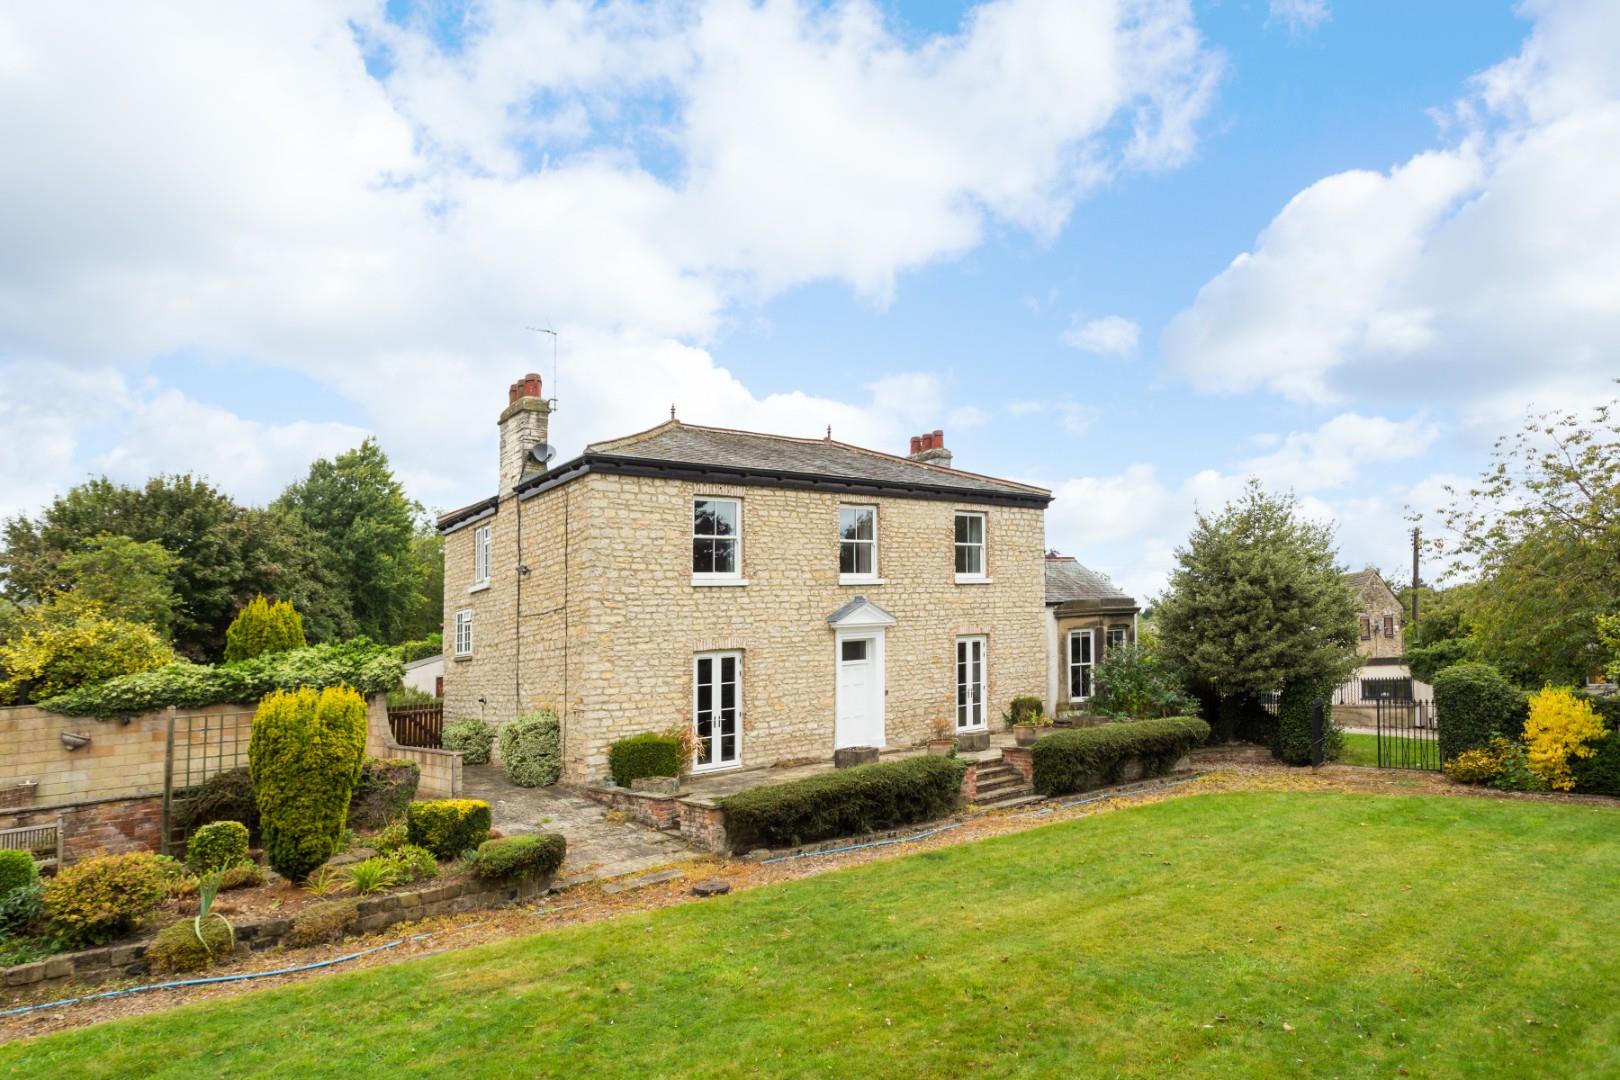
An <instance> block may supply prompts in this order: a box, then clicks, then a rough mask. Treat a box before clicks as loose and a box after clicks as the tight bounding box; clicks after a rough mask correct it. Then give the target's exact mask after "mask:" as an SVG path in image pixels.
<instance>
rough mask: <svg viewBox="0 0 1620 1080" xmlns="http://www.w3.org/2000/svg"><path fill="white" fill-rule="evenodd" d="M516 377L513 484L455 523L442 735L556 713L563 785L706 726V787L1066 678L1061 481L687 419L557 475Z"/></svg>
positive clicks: (507, 451) (542, 427)
mask: <svg viewBox="0 0 1620 1080" xmlns="http://www.w3.org/2000/svg"><path fill="white" fill-rule="evenodd" d="M550 412H551V406H550V403H549V402H547V401H546V399H544V398H543V397H541V394H540V378H539V376H537V375H528V376H526V377H525V378H524V379H522V380H520V381H518V382H516V383H514V384H512V387H511V390H510V393H509V401H508V405H507V407H506V409H505V411H504V412H502V414H501V417H500V420H499V426H500V448H501V449H500V487H499V491H498V494H496V495H495V496H492V497H491V498H489V499H485V500H483V501H481V502H478V503H475V504H473V505H471V506H467V507H463V508H462V509H460V510H456V511H454V512H452V513H449V514H446V515H444V516H443V517H442V518H440V519H439V530H440V532H441V534H442V535H443V536H444V540H445V584H444V588H445V593H444V596H445V600H444V608H445V629H444V640H445V644H446V665H445V673H444V706H445V719H446V721H450V720H454V719H459V718H461V717H466V716H481V717H482V718H483V719H485V720H486V721H487V722H489V723H491V724H493V725H497V726H498V725H499V724H501V723H503V722H504V721H506V720H507V719H509V718H511V717H513V716H515V715H517V714H518V713H520V712H523V711H527V710H530V709H534V708H538V707H541V706H543V705H544V706H550V707H552V708H554V709H555V710H556V711H557V713H558V715H559V716H560V717H561V718H562V741H563V770H564V778H565V779H566V780H569V781H572V782H596V781H599V780H601V779H603V778H604V777H605V776H606V775H607V751H608V747H609V745H610V744H611V743H612V742H613V741H614V740H616V739H619V738H622V737H624V736H626V735H632V734H636V733H638V732H645V731H659V730H665V729H668V728H670V727H672V726H675V725H692V726H693V727H694V728H695V730H696V731H697V733H698V735H699V738H700V740H701V742H702V744H703V748H704V756H703V760H702V761H701V762H700V763H699V764H698V765H697V766H696V768H697V769H698V770H702V771H708V770H721V769H739V768H757V767H763V766H769V765H772V764H776V763H780V762H783V761H801V760H807V759H808V760H821V759H826V758H830V757H831V756H832V753H833V751H834V749H836V748H839V747H844V746H887V747H898V746H906V745H914V744H917V743H921V742H923V741H925V740H926V739H927V737H928V735H929V726H930V721H931V720H932V719H934V718H936V717H940V718H944V719H946V720H947V722H948V723H950V724H951V726H952V727H953V728H954V729H955V730H957V731H961V732H972V731H979V730H983V729H985V728H986V727H988V726H991V725H993V724H995V723H996V722H997V721H998V720H999V718H1000V715H1001V713H1002V711H1004V710H1005V709H1006V707H1007V703H1008V702H1009V700H1010V699H1011V698H1012V697H1014V696H1016V695H1018V694H1040V693H1041V692H1042V690H1043V689H1044V688H1045V687H1046V685H1047V664H1048V659H1047V650H1046V629H1045V627H1044V626H1043V625H1042V610H1043V600H1044V588H1045V582H1044V575H1043V563H1044V558H1043V541H1044V532H1045V521H1044V519H1045V508H1046V506H1047V504H1048V503H1049V502H1050V501H1051V494H1050V493H1049V492H1047V491H1045V490H1043V489H1040V488H1036V487H1031V486H1028V485H1025V484H1019V483H1014V482H1011V481H1007V480H998V479H994V478H992V477H987V476H980V475H976V474H974V473H969V472H963V471H961V470H957V469H954V468H952V467H951V455H950V452H949V451H947V450H946V449H945V447H944V435H943V433H942V432H939V431H935V432H931V433H929V434H927V435H922V436H917V437H915V438H913V439H912V445H911V453H910V454H909V455H905V456H901V455H893V454H885V453H879V452H877V451H873V450H867V449H863V448H861V447H856V446H851V445H848V444H845V443H840V442H835V441H833V440H832V439H831V438H827V439H803V438H789V437H784V436H777V435H762V434H755V433H750V432H742V431H730V430H725V429H720V428H709V427H698V426H694V425H690V424H684V423H681V422H679V421H676V420H674V419H671V420H669V421H668V422H666V423H663V424H660V425H659V426H657V427H655V428H652V429H650V430H647V431H643V432H641V433H639V434H635V435H630V436H627V437H625V438H622V439H614V440H611V441H608V442H601V443H595V444H592V445H591V446H588V447H587V448H586V449H585V452H584V453H583V454H581V455H580V456H579V457H577V458H575V459H573V460H571V461H567V462H563V463H560V464H551V463H550V462H548V461H547V460H546V458H547V450H546V447H545V444H546V438H547V426H548V420H549V416H550Z"/></svg>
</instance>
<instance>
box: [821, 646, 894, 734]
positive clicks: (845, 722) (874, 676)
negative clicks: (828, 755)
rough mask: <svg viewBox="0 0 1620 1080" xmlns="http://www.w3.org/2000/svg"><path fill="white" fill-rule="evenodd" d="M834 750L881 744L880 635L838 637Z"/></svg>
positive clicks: (881, 668) (881, 678)
mask: <svg viewBox="0 0 1620 1080" xmlns="http://www.w3.org/2000/svg"><path fill="white" fill-rule="evenodd" d="M834 648H835V649H836V650H837V654H836V662H837V664H838V723H837V730H836V733H835V736H834V744H833V745H835V746H837V747H845V746H882V745H883V636H882V635H881V634H873V635H868V636H863V637H854V636H847V637H846V636H844V635H839V637H838V641H837V643H836V645H835V646H834Z"/></svg>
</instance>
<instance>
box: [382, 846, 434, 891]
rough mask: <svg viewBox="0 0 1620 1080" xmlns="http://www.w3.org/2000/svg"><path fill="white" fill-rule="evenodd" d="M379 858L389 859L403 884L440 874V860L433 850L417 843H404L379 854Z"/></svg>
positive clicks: (395, 873)
mask: <svg viewBox="0 0 1620 1080" xmlns="http://www.w3.org/2000/svg"><path fill="white" fill-rule="evenodd" d="M377 858H379V859H386V860H387V861H388V864H389V865H390V866H392V867H393V869H394V877H395V878H396V879H397V880H398V881H399V883H400V884H401V885H409V884H410V883H411V882H413V881H418V880H421V879H423V878H435V877H438V876H439V860H438V859H436V858H434V857H433V852H431V851H429V850H428V849H427V848H421V847H417V846H416V845H415V844H405V845H402V846H401V847H399V848H397V849H395V850H393V851H390V852H388V853H387V854H386V855H378V856H377Z"/></svg>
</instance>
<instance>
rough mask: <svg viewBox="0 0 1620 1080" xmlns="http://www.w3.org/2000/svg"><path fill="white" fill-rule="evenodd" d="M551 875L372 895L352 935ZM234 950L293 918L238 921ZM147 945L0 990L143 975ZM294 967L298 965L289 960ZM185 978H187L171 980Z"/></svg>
mask: <svg viewBox="0 0 1620 1080" xmlns="http://www.w3.org/2000/svg"><path fill="white" fill-rule="evenodd" d="M551 880H552V879H551V877H550V876H546V877H541V878H536V879H534V880H532V881H528V882H521V883H518V884H490V883H486V882H481V881H477V880H469V881H451V882H446V883H444V884H442V885H429V886H427V887H426V888H423V889H418V890H415V891H412V892H402V893H391V894H389V895H387V896H371V897H366V898H364V899H362V900H361V901H360V905H359V919H358V921H357V922H356V924H355V933H357V934H367V933H371V932H373V931H377V930H384V929H387V928H388V927H390V926H393V925H394V924H395V923H400V922H406V921H408V920H415V919H427V918H432V917H435V916H439V915H452V914H455V913H457V912H461V911H475V910H478V909H480V908H494V907H503V906H505V905H507V904H512V903H516V902H518V901H521V900H529V899H532V898H534V897H536V896H539V895H540V894H541V893H543V892H545V891H546V890H547V889H548V888H550V887H551ZM235 926H236V941H237V948H238V949H243V948H246V949H251V950H253V951H255V952H257V951H259V950H263V949H268V948H271V947H273V946H275V945H279V944H281V942H282V941H283V939H285V938H286V937H287V935H288V934H289V933H291V931H292V920H291V919H265V920H263V921H260V922H240V923H236V924H235ZM147 944H148V943H147V942H139V943H135V944H129V945H107V946H104V947H102V948H99V949H85V950H83V951H81V952H76V953H65V954H63V955H60V956H53V957H50V958H49V959H46V960H39V961H36V962H35V963H32V964H18V965H17V966H15V967H9V968H3V969H0V988H4V989H5V990H6V991H10V992H12V996H16V992H17V991H23V992H26V993H29V994H32V993H33V992H35V991H38V990H42V989H46V988H48V987H53V986H60V985H64V984H66V983H70V982H80V983H95V982H104V981H106V980H109V979H126V978H137V977H140V976H143V975H146V974H147V971H148V968H147V963H146V946H147ZM291 962H294V963H296V961H295V960H294V961H291ZM175 977H176V978H185V977H186V976H175Z"/></svg>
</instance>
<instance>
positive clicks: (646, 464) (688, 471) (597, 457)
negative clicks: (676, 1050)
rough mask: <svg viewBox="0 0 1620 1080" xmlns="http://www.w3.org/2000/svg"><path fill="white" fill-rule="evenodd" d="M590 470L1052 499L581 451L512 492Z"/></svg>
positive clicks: (1034, 501) (987, 502) (856, 491)
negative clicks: (579, 453)
mask: <svg viewBox="0 0 1620 1080" xmlns="http://www.w3.org/2000/svg"><path fill="white" fill-rule="evenodd" d="M593 472H599V473H607V474H609V475H612V476H644V477H652V478H656V479H662V480H689V481H693V482H696V483H705V484H729V485H732V486H736V487H772V488H787V489H792V490H811V491H832V492H837V493H838V494H841V495H867V496H879V495H890V496H899V497H902V498H910V499H932V500H938V501H945V502H964V503H974V504H978V505H984V506H1024V507H1030V508H1033V509H1036V510H1041V509H1045V508H1046V506H1047V505H1048V504H1049V503H1051V501H1052V496H1051V495H1045V494H1036V493H1035V492H1029V493H1027V494H1026V493H1023V492H1014V491H993V490H988V489H985V488H965V487H949V486H946V485H943V484H927V483H915V482H909V481H901V480H874V479H871V478H864V477H863V478H856V477H840V476H826V475H823V474H821V473H802V472H793V471H790V470H785V469H758V468H752V467H749V466H743V465H725V466H722V465H697V464H692V463H690V462H683V461H661V460H655V459H651V458H636V457H620V456H618V455H614V454H582V455H580V456H579V457H577V458H574V459H573V460H572V461H568V462H565V463H563V464H562V465H559V466H558V467H557V468H555V469H551V470H550V471H548V472H544V473H540V474H539V475H537V476H531V477H529V478H528V479H527V480H524V481H522V482H520V483H519V484H517V485H516V486H515V487H514V488H513V490H514V491H515V492H517V494H518V495H519V496H520V497H522V498H525V499H526V498H530V497H532V496H535V495H538V494H540V493H541V492H542V491H549V490H551V489H552V488H554V487H557V486H559V485H561V484H566V483H567V482H569V481H570V480H574V479H577V478H578V477H581V476H584V475H586V474H588V473H593Z"/></svg>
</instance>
